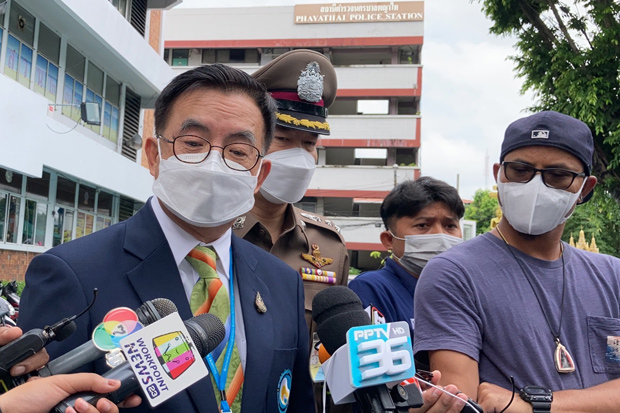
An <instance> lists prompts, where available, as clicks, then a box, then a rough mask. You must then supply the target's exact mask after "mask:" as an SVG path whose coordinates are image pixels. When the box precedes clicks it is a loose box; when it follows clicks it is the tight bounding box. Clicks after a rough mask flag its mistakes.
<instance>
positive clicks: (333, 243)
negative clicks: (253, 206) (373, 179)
mask: <svg viewBox="0 0 620 413" xmlns="http://www.w3.org/2000/svg"><path fill="white" fill-rule="evenodd" d="M283 228H285V229H284V230H283V231H282V234H281V235H280V237H279V238H278V239H277V240H272V239H271V235H270V234H269V231H268V230H267V228H265V227H264V226H263V225H262V224H261V223H260V222H259V221H258V219H257V218H256V217H255V216H254V215H253V214H252V213H251V212H250V213H248V214H246V215H245V216H243V217H240V218H238V219H237V221H236V222H235V224H234V225H233V232H234V234H235V235H237V236H239V237H241V238H243V239H245V240H246V241H249V242H251V243H252V244H254V245H256V246H258V247H260V248H262V249H264V250H265V251H268V252H271V253H272V254H273V255H275V256H276V257H278V258H280V259H281V260H282V261H284V262H285V263H287V264H288V265H289V266H290V267H292V268H293V269H294V270H295V271H297V272H298V274H299V276H300V277H303V278H304V292H305V297H306V298H305V306H306V322H307V323H308V326H309V327H310V340H311V341H312V333H314V331H315V330H316V324H315V323H314V322H313V321H312V300H313V299H314V296H315V295H316V294H317V293H318V292H319V291H322V290H324V289H325V288H328V287H330V286H332V285H345V286H346V285H347V281H348V277H349V254H348V251H347V247H346V245H345V242H344V239H343V238H342V235H340V229H339V228H338V227H337V226H336V225H334V223H333V222H332V221H330V220H328V219H325V218H323V217H321V216H319V215H316V214H313V213H310V212H306V211H304V210H301V209H299V208H295V207H294V206H293V205H291V204H288V205H287V207H286V217H285V218H284V226H283ZM318 270H320V272H319V271H318ZM313 272H314V273H317V274H321V273H322V274H328V275H316V276H314V277H313V276H312V275H315V274H312V273H313ZM331 273H333V277H332V274H331ZM304 275H306V277H304ZM307 275H310V277H308V276H307ZM310 344H312V343H310Z"/></svg>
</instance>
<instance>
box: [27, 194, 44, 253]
mask: <svg viewBox="0 0 620 413" xmlns="http://www.w3.org/2000/svg"><path fill="white" fill-rule="evenodd" d="M46 222H47V204H46V203H44V202H37V201H33V200H31V199H27V200H26V212H25V214H24V227H23V233H22V244H28V245H39V246H42V245H44V244H45V224H46Z"/></svg>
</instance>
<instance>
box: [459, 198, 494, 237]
mask: <svg viewBox="0 0 620 413" xmlns="http://www.w3.org/2000/svg"><path fill="white" fill-rule="evenodd" d="M497 207H498V203H497V198H496V197H493V196H491V191H489V190H488V189H478V190H477V191H476V194H475V195H474V202H473V203H472V204H470V205H468V206H467V208H465V219H469V220H472V221H476V235H480V234H484V233H485V232H487V231H489V230H490V225H491V219H492V218H494V217H495V211H496V210H497Z"/></svg>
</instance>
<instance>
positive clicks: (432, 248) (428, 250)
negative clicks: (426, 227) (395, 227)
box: [390, 231, 463, 275]
mask: <svg viewBox="0 0 620 413" xmlns="http://www.w3.org/2000/svg"><path fill="white" fill-rule="evenodd" d="M390 234H392V232H391V231H390ZM392 236H393V237H394V238H396V239H399V240H403V241H405V252H404V254H403V256H402V257H396V256H395V257H396V258H397V259H398V261H399V262H400V263H401V265H402V266H403V267H405V269H406V270H407V271H409V272H410V273H413V274H416V275H420V273H421V272H422V269H423V268H424V266H425V265H426V263H427V262H428V261H429V260H430V259H431V258H433V257H435V256H437V255H439V254H441V253H442V252H444V251H447V250H449V249H450V248H452V247H454V246H455V245H457V244H460V243H461V242H463V240H462V239H461V238H459V237H455V236H452V235H448V234H444V233H439V234H424V235H405V238H400V237H397V236H396V235H394V234H392Z"/></svg>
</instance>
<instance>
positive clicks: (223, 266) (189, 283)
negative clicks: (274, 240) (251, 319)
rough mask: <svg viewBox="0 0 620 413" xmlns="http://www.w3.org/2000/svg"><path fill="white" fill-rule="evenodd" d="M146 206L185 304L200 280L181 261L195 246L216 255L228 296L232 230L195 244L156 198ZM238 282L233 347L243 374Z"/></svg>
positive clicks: (191, 237)
mask: <svg viewBox="0 0 620 413" xmlns="http://www.w3.org/2000/svg"><path fill="white" fill-rule="evenodd" d="M150 202H151V207H152V208H153V212H154V213H155V217H156V218H157V222H159V226H160V227H161V229H162V231H163V233H164V235H165V236H166V240H167V241H168V245H169V246H170V250H171V251H172V255H173V256H174V261H175V263H176V265H177V267H178V268H179V274H180V275H181V282H182V283H183V289H184V290H185V296H186V297H187V301H188V302H189V300H190V298H191V296H192V289H193V288H194V285H195V284H196V283H197V282H198V280H199V279H200V276H199V275H198V271H196V270H195V269H194V267H192V265H191V264H190V263H189V261H187V260H186V259H185V257H187V254H189V253H190V251H191V250H192V249H193V248H194V247H196V246H197V245H202V246H205V247H209V246H211V247H213V249H214V250H215V252H216V254H217V260H216V269H217V275H218V276H219V277H220V280H221V281H222V284H223V285H224V287H226V291H227V292H228V293H229V296H230V291H229V287H230V274H229V263H230V253H231V248H230V246H231V238H232V230H231V229H230V228H229V229H228V230H227V231H226V232H225V233H224V235H222V236H221V237H220V238H218V239H217V240H215V241H213V242H212V243H211V244H204V243H202V242H200V241H198V240H197V239H196V238H195V237H194V236H193V235H191V234H189V233H188V232H186V231H185V230H183V229H182V228H181V227H179V226H178V225H177V224H176V223H175V222H174V221H173V220H172V219H170V217H169V216H168V215H167V214H166V213H165V212H164V210H163V209H162V207H161V205H160V203H159V202H158V199H157V197H152V198H151V199H150ZM233 264H234V263H233ZM238 282H239V281H238V279H237V278H235V279H234V292H235V343H236V344H237V349H238V350H239V358H240V359H241V366H242V368H243V371H245V361H246V358H247V343H246V338H245V326H244V324H243V313H242V312H241V300H240V299H239V285H238Z"/></svg>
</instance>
